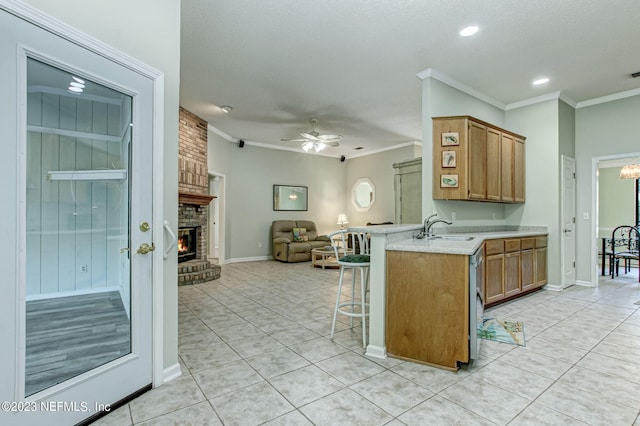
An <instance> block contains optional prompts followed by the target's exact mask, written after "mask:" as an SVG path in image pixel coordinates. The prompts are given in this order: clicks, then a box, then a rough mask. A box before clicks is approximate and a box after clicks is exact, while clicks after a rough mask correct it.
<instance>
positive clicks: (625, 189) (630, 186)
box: [598, 167, 636, 237]
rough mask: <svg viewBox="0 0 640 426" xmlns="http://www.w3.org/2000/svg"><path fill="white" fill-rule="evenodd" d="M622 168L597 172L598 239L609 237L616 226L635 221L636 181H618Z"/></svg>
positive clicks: (611, 168)
mask: <svg viewBox="0 0 640 426" xmlns="http://www.w3.org/2000/svg"><path fill="white" fill-rule="evenodd" d="M621 168H622V167H610V168H601V169H599V170H598V188H599V190H598V237H611V232H613V229H614V228H615V227H616V226H620V225H633V224H634V223H635V220H636V197H635V192H636V181H635V180H633V179H620V169H621Z"/></svg>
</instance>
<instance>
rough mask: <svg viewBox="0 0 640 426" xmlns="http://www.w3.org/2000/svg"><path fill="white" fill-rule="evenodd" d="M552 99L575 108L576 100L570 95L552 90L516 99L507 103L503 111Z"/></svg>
mask: <svg viewBox="0 0 640 426" xmlns="http://www.w3.org/2000/svg"><path fill="white" fill-rule="evenodd" d="M552 100H560V101H562V102H564V103H566V104H567V105H570V106H571V107H573V108H575V107H576V105H577V104H576V101H574V100H573V99H571V98H570V97H568V96H567V95H565V94H564V93H562V92H552V93H547V94H546V95H541V96H536V97H535V98H529V99H524V100H522V101H518V102H514V103H511V104H508V105H507V106H506V108H505V111H510V110H513V109H518V108H522V107H526V106H529V105H534V104H538V103H541V102H547V101H552Z"/></svg>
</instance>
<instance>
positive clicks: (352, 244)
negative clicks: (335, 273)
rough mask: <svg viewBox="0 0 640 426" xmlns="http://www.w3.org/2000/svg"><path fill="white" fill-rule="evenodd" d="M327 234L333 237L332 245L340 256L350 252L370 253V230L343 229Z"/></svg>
mask: <svg viewBox="0 0 640 426" xmlns="http://www.w3.org/2000/svg"><path fill="white" fill-rule="evenodd" d="M327 236H328V237H329V238H330V239H331V246H332V247H333V250H334V252H335V254H336V256H337V257H338V258H339V257H343V256H345V255H347V254H348V252H350V253H353V254H370V253H369V233H368V232H364V231H357V232H354V231H348V230H346V229H341V230H339V231H336V232H332V233H330V234H329V235H327Z"/></svg>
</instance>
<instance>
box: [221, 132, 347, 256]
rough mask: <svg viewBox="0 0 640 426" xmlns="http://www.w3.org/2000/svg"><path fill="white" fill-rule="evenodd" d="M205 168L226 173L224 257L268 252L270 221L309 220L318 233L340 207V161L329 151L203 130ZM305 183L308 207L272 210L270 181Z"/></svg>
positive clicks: (342, 195) (342, 190) (342, 167)
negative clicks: (243, 140)
mask: <svg viewBox="0 0 640 426" xmlns="http://www.w3.org/2000/svg"><path fill="white" fill-rule="evenodd" d="M209 171H210V172H211V171H216V172H219V173H223V174H225V175H226V197H225V198H226V200H225V201H226V215H225V217H226V235H225V252H226V253H225V254H226V255H225V258H226V259H227V261H234V260H240V259H245V260H246V259H252V258H268V257H271V241H272V238H271V222H273V221H274V220H312V221H314V222H315V223H316V226H317V228H318V232H319V233H320V234H327V233H329V232H331V231H334V230H336V229H337V225H336V219H337V217H338V214H339V213H341V212H344V208H345V184H344V182H345V163H341V162H340V160H339V159H337V158H333V157H325V156H319V155H311V154H306V153H302V152H300V153H298V152H293V151H283V150H275V149H269V148H263V147H259V146H255V145H251V144H249V143H247V144H245V146H244V148H239V147H238V146H237V144H235V143H231V142H228V141H226V140H225V139H223V138H221V137H219V136H217V135H216V134H214V133H213V132H212V131H211V130H210V131H209ZM274 184H278V185H299V186H306V187H308V196H309V200H308V201H309V203H308V204H309V205H308V211H274V210H273V185H274Z"/></svg>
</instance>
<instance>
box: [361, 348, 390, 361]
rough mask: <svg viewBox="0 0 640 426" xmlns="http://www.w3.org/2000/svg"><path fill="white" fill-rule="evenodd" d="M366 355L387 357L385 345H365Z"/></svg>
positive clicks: (380, 357) (379, 357)
mask: <svg viewBox="0 0 640 426" xmlns="http://www.w3.org/2000/svg"><path fill="white" fill-rule="evenodd" d="M365 355H366V356H370V357H371V358H378V359H387V348H386V347H385V346H374V345H367V351H366V352H365Z"/></svg>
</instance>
